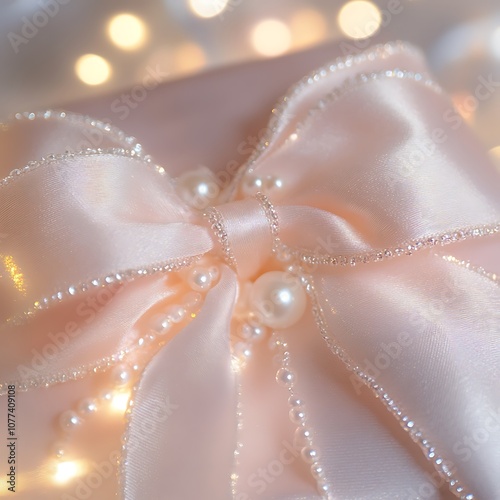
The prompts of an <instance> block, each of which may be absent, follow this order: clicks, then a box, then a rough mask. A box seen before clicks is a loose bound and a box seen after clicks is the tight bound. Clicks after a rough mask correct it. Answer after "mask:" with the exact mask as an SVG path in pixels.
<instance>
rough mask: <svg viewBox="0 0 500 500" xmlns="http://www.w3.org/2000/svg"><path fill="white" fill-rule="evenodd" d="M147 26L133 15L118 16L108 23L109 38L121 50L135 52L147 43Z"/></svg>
mask: <svg viewBox="0 0 500 500" xmlns="http://www.w3.org/2000/svg"><path fill="white" fill-rule="evenodd" d="M146 33H147V29H146V25H145V23H144V21H143V20H142V19H140V18H139V17H137V16H134V15H133V14H118V15H116V16H114V17H112V18H111V20H110V21H109V23H108V36H109V38H110V39H111V41H112V42H113V43H114V44H115V45H116V46H117V47H120V49H124V50H134V49H138V48H139V47H142V46H143V45H144V42H145V41H146Z"/></svg>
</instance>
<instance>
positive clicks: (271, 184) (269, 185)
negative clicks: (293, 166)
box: [265, 175, 283, 192]
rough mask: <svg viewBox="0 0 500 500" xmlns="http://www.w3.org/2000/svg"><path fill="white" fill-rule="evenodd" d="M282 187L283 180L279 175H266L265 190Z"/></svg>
mask: <svg viewBox="0 0 500 500" xmlns="http://www.w3.org/2000/svg"><path fill="white" fill-rule="evenodd" d="M282 187H283V181H282V180H281V179H280V178H279V177H274V176H273V175H268V176H267V177H266V182H265V188H266V192H269V191H275V190H278V189H281V188H282Z"/></svg>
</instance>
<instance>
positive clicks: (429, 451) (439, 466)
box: [295, 269, 475, 500]
mask: <svg viewBox="0 0 500 500" xmlns="http://www.w3.org/2000/svg"><path fill="white" fill-rule="evenodd" d="M295 272H300V271H299V270H297V269H295ZM301 280H302V282H303V283H304V284H305V287H306V291H307V293H308V295H309V298H310V300H311V309H312V313H313V316H314V320H315V322H316V325H317V327H318V330H319V332H320V334H321V336H322V337H323V339H324V341H325V343H326V344H327V346H328V348H329V349H330V351H332V353H333V354H334V355H336V356H337V357H338V358H339V359H340V361H342V363H343V364H344V366H345V367H346V368H347V370H349V371H350V372H352V373H353V374H355V375H356V376H357V377H358V379H359V380H360V381H361V382H362V383H363V384H364V385H365V386H366V387H367V388H368V389H369V390H370V391H371V392H372V393H373V394H374V395H375V397H376V398H377V399H378V400H380V401H381V403H382V404H383V405H384V406H385V408H386V409H387V410H388V411H389V413H390V414H391V415H393V416H394V418H395V419H396V420H397V422H398V423H399V425H400V426H401V428H402V429H403V430H404V431H406V432H407V433H408V434H409V436H410V438H411V440H412V441H413V442H414V443H416V444H417V445H418V446H419V447H420V449H421V450H422V452H423V454H424V456H425V457H426V459H427V460H429V461H430V462H431V464H432V465H433V467H434V469H435V470H436V472H437V473H438V474H439V476H440V477H441V478H442V479H443V480H444V481H445V482H446V483H447V484H448V486H449V489H450V491H451V492H452V493H453V494H454V495H455V496H456V497H458V498H460V499H461V500H474V499H475V496H474V495H473V494H472V493H470V492H469V491H467V490H466V489H465V487H464V486H463V485H462V483H461V482H460V480H459V479H458V478H457V477H456V476H455V474H454V472H453V470H452V467H450V466H449V465H448V464H450V463H452V462H451V461H448V460H445V459H444V458H443V455H442V454H441V453H440V452H439V451H438V450H437V449H436V447H435V446H434V445H433V444H432V443H431V441H429V440H428V439H427V438H426V437H425V435H424V432H423V431H422V430H421V429H420V428H419V427H418V426H417V424H416V422H415V421H414V420H413V419H411V418H410V417H409V416H408V414H407V413H406V411H405V410H404V408H402V407H401V405H400V404H399V403H398V402H397V401H395V400H394V399H393V398H392V397H391V396H390V394H389V393H388V392H387V391H386V390H385V389H384V387H382V386H381V385H380V384H378V383H377V381H376V379H375V378H373V377H371V376H369V375H367V374H366V373H364V372H363V371H362V370H361V368H360V367H359V366H358V365H357V364H356V363H355V362H354V361H353V360H352V359H351V358H350V356H349V355H348V354H347V352H346V351H345V350H344V349H343V348H342V347H340V345H339V344H338V343H337V341H336V339H335V338H334V337H333V336H332V334H331V332H330V330H329V329H328V324H327V321H326V318H325V315H324V312H323V309H322V307H321V305H320V302H319V299H318V296H317V293H316V288H315V286H314V281H313V278H312V276H310V275H305V274H303V275H302V277H301Z"/></svg>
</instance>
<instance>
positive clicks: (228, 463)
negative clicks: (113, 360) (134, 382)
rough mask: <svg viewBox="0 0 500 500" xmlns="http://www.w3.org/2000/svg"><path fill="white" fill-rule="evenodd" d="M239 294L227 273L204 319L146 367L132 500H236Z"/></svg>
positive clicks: (134, 439)
mask: <svg viewBox="0 0 500 500" xmlns="http://www.w3.org/2000/svg"><path fill="white" fill-rule="evenodd" d="M236 292H237V284H236V277H235V275H234V274H233V273H232V272H231V271H230V270H229V269H228V268H225V269H224V271H223V273H222V277H221V280H220V282H219V284H218V285H217V286H216V287H215V288H213V289H212V290H211V291H210V292H209V293H208V294H207V297H206V301H205V304H204V306H203V309H202V311H201V312H200V313H199V315H198V317H197V318H196V319H194V320H193V321H192V322H191V323H190V325H189V326H188V327H186V328H185V329H184V330H183V331H182V332H180V333H179V334H178V335H177V336H176V337H175V338H174V339H173V340H172V341H171V342H170V343H169V344H168V345H167V346H165V347H164V348H163V349H162V350H161V351H160V352H159V353H158V354H157V355H156V356H155V358H154V359H153V360H152V361H151V363H150V364H149V365H148V367H147V368H146V370H145V372H144V374H143V376H142V378H141V380H140V382H139V384H138V386H137V388H136V390H135V396H134V401H133V406H132V407H131V413H130V418H129V422H128V427H127V431H126V436H125V442H126V444H125V447H124V456H123V464H122V471H121V473H122V477H121V481H122V492H123V498H125V499H126V500H135V499H137V498H148V499H150V500H163V499H165V498H170V499H176V500H181V499H186V500H188V499H193V498H217V499H221V500H223V499H229V498H231V482H230V477H231V473H232V468H233V460H234V448H235V443H236V425H237V423H236V404H237V397H236V387H235V377H234V373H233V372H232V369H231V352H230V343H229V333H230V318H231V314H232V308H233V305H234V301H235V297H236Z"/></svg>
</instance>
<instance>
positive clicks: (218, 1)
mask: <svg viewBox="0 0 500 500" xmlns="http://www.w3.org/2000/svg"><path fill="white" fill-rule="evenodd" d="M228 3H229V0H189V8H190V9H191V11H192V12H193V14H195V15H197V16H199V17H203V18H205V19H208V18H210V17H215V16H218V15H219V14H221V13H222V12H223V11H224V10H225V8H226V7H227V4H228Z"/></svg>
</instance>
